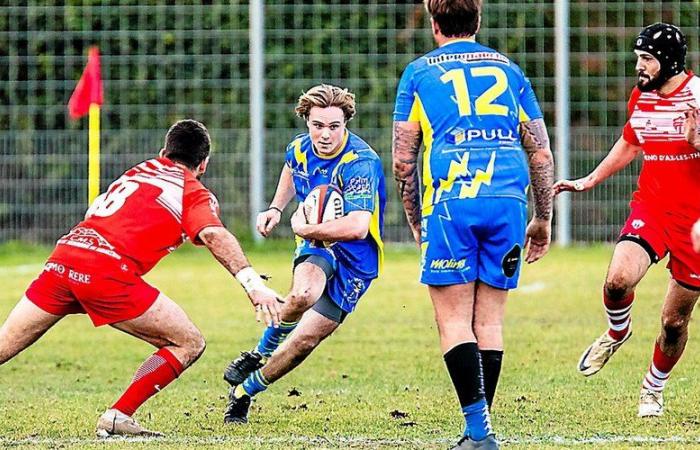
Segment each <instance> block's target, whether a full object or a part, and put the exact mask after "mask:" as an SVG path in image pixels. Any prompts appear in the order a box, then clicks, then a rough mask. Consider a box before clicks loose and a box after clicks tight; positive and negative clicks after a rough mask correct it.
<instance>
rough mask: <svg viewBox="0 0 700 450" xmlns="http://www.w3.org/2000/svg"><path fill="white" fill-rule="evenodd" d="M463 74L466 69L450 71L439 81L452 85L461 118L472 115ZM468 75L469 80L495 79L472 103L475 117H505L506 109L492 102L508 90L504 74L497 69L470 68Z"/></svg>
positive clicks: (465, 77)
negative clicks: (480, 78)
mask: <svg viewBox="0 0 700 450" xmlns="http://www.w3.org/2000/svg"><path fill="white" fill-rule="evenodd" d="M465 72H466V69H452V70H449V71H447V72H445V73H444V74H442V76H440V80H441V81H442V82H443V83H445V84H447V83H452V87H453V89H454V93H455V95H454V99H455V100H456V101H457V108H458V109H459V115H460V116H461V117H464V116H471V115H472V114H474V112H473V111H472V104H471V101H470V99H469V87H468V86H467V75H466V73H465ZM469 75H470V78H479V77H492V78H494V79H495V82H494V83H493V84H492V85H491V86H489V87H488V88H487V89H486V90H485V91H484V93H483V94H481V95H480V96H478V97H477V98H476V100H475V101H474V110H475V113H476V115H479V116H482V115H496V116H507V115H508V107H507V106H506V105H501V104H499V103H495V102H494V101H495V100H496V99H497V98H498V97H500V96H501V94H503V93H504V92H505V91H506V89H508V77H507V76H506V73H505V72H504V71H503V70H502V69H500V68H498V67H472V68H470V69H469Z"/></svg>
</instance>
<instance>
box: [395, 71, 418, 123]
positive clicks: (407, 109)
mask: <svg viewBox="0 0 700 450" xmlns="http://www.w3.org/2000/svg"><path fill="white" fill-rule="evenodd" d="M414 72H415V71H414V68H413V64H409V65H408V67H406V70H404V72H403V75H401V80H400V81H399V87H398V88H397V91H396V104H395V105H394V120H395V121H397V122H405V121H408V120H409V116H410V115H411V109H412V108H413V102H414V101H415V95H414V94H415V91H416V89H415V83H414V80H413V74H414Z"/></svg>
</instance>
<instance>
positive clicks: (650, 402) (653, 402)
mask: <svg viewBox="0 0 700 450" xmlns="http://www.w3.org/2000/svg"><path fill="white" fill-rule="evenodd" d="M663 413H664V394H663V392H657V391H651V390H649V389H646V388H642V390H641V392H640V393H639V417H659V416H661V415H663Z"/></svg>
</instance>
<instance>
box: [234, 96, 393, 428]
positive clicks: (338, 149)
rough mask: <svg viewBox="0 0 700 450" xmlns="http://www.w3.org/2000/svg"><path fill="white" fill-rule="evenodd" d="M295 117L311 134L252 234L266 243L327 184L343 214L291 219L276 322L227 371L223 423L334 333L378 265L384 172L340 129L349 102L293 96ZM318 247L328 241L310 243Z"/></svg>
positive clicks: (292, 156) (237, 418)
mask: <svg viewBox="0 0 700 450" xmlns="http://www.w3.org/2000/svg"><path fill="white" fill-rule="evenodd" d="M296 113H297V115H298V116H299V117H301V118H303V119H304V120H305V121H306V125H307V126H308V129H309V132H308V133H304V134H301V135H299V136H297V137H296V138H295V139H294V140H293V141H292V142H291V143H290V144H289V145H288V146H287V152H286V157H285V165H284V167H283V168H282V173H281V175H280V179H279V182H278V184H277V190H276V192H275V196H274V198H273V200H272V203H271V204H270V208H269V209H268V210H267V211H263V212H262V213H260V214H259V215H258V220H257V229H258V231H259V232H260V233H261V234H262V235H263V236H266V237H267V236H268V235H269V233H270V232H271V231H272V229H273V228H274V227H275V226H276V225H277V224H278V223H279V221H280V216H281V214H282V210H283V209H284V208H285V207H286V206H287V204H288V203H289V202H290V201H291V200H292V199H293V198H296V199H297V200H298V201H299V203H302V202H303V201H304V199H305V198H306V196H307V195H309V192H311V191H312V190H313V189H314V188H315V187H317V186H319V185H325V184H331V185H334V186H336V187H337V188H338V189H340V191H341V192H342V196H343V209H344V213H345V215H344V216H343V217H340V218H338V219H335V220H331V221H328V222H324V223H320V224H317V225H311V224H308V223H306V219H305V218H304V214H303V212H302V210H301V207H300V208H299V209H297V212H296V213H294V215H293V216H292V220H291V224H292V230H293V231H294V233H295V234H296V235H297V250H296V252H295V255H294V279H293V282H292V289H291V291H290V293H289V295H287V297H286V298H285V304H284V306H283V307H282V312H281V313H280V318H281V322H280V325H279V326H278V327H274V326H269V327H267V329H266V330H265V331H264V332H263V335H262V336H261V338H260V341H259V342H258V344H257V346H256V347H255V349H253V350H252V351H249V352H243V353H242V354H241V356H240V357H239V358H237V359H235V360H234V361H232V362H231V364H230V365H229V366H228V368H227V369H226V371H225V372H224V379H226V381H228V382H229V384H231V386H232V387H231V390H230V392H229V403H228V406H227V408H226V413H225V415H224V421H225V422H226V423H245V422H247V420H248V409H249V407H250V401H251V397H253V396H255V395H256V394H258V393H259V392H261V391H264V390H265V389H267V387H268V386H269V385H270V383H272V382H274V381H276V380H278V379H280V378H281V377H282V376H284V375H285V374H287V373H289V372H290V371H291V370H292V369H294V368H295V367H296V366H297V365H299V364H300V363H301V362H302V361H303V360H304V358H306V357H307V356H308V355H309V354H310V353H311V352H312V351H313V349H314V348H315V347H316V346H317V345H318V344H320V343H321V341H322V340H323V339H325V338H326V337H328V336H329V335H330V334H331V333H332V332H333V331H335V329H336V328H338V326H339V325H340V324H341V323H342V322H343V320H345V317H346V316H347V315H348V314H349V313H351V312H352V311H353V310H354V309H355V307H356V306H357V303H358V300H359V299H360V297H361V296H362V295H364V293H365V292H366V291H367V289H368V288H369V285H370V283H371V282H372V280H374V279H375V278H377V276H378V275H379V271H380V269H381V265H382V259H383V243H382V237H381V231H382V227H383V221H384V217H383V214H384V205H385V203H386V192H385V182H384V174H383V172H382V164H381V161H380V160H379V156H377V154H376V153H375V152H374V150H372V149H371V148H370V147H369V145H367V143H366V142H365V141H363V140H362V139H361V138H360V137H359V136H357V135H355V134H354V133H352V132H350V131H348V130H347V128H346V124H347V122H348V121H349V120H350V119H352V118H353V116H354V115H355V96H354V95H353V94H352V93H350V92H348V90H347V89H342V88H339V87H337V86H330V85H326V84H321V85H318V86H314V87H313V88H311V89H309V90H308V91H307V92H306V93H304V94H302V96H301V97H299V102H298V104H297V107H296ZM318 241H321V242H333V243H334V244H333V245H332V246H331V247H325V246H323V245H321V246H318V245H316V244H314V243H313V242H318Z"/></svg>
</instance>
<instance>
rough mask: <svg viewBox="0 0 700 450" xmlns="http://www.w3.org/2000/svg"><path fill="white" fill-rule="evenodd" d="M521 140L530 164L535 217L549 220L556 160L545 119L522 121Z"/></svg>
mask: <svg viewBox="0 0 700 450" xmlns="http://www.w3.org/2000/svg"><path fill="white" fill-rule="evenodd" d="M520 140H521V142H522V145H523V148H524V149H525V152H526V154H527V159H528V163H529V166H530V184H531V186H532V197H533V199H534V207H535V217H537V218H538V219H545V220H549V219H550V218H551V217H552V203H553V198H552V184H553V183H554V160H553V158H552V151H551V150H550V148H549V136H548V135H547V127H546V126H545V124H544V120H542V119H535V120H531V121H529V122H523V123H521V124H520Z"/></svg>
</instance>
